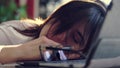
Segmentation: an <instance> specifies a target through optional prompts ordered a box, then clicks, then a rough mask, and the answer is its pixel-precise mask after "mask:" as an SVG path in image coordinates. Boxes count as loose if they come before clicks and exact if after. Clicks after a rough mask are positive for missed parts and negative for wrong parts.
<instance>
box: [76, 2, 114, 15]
mask: <svg viewBox="0 0 120 68" xmlns="http://www.w3.org/2000/svg"><path fill="white" fill-rule="evenodd" d="M74 1H81V2H88V3H93V4H95V5H97V6H98V7H100V8H101V9H102V10H103V12H105V13H106V12H107V11H108V8H109V6H110V5H111V3H112V0H74Z"/></svg>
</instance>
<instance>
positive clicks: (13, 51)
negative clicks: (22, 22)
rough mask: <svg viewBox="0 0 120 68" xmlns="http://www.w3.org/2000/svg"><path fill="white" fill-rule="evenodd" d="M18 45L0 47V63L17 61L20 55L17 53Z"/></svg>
mask: <svg viewBox="0 0 120 68" xmlns="http://www.w3.org/2000/svg"><path fill="white" fill-rule="evenodd" d="M19 46H20V45H14V46H13V45H12V46H0V48H1V51H0V63H9V62H14V61H17V60H18V59H19V57H20V55H21V53H20V51H19V48H18V47H19Z"/></svg>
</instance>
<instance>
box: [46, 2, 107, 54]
mask: <svg viewBox="0 0 120 68" xmlns="http://www.w3.org/2000/svg"><path fill="white" fill-rule="evenodd" d="M105 15H106V13H105V11H104V10H103V9H102V8H101V7H100V6H98V5H96V4H94V3H90V2H84V1H71V2H69V3H67V4H65V5H63V6H61V7H60V8H59V9H58V10H56V11H55V12H54V13H53V14H52V15H51V16H50V17H49V18H48V19H47V20H46V21H45V24H47V23H49V21H51V19H53V18H55V20H54V21H53V22H52V24H55V23H56V22H57V21H60V22H59V25H58V26H57V28H56V29H55V31H54V32H53V33H54V35H57V34H61V33H63V32H65V31H68V30H70V29H71V28H72V26H74V25H75V24H78V23H79V24H85V26H84V27H85V28H84V32H83V35H82V34H81V33H80V36H81V40H78V41H79V42H80V44H81V46H82V47H83V48H81V49H80V50H82V51H83V52H87V50H88V49H89V47H90V44H91V41H92V39H93V37H94V35H95V32H96V31H98V32H97V33H99V29H100V27H101V25H102V23H103V20H104V18H105ZM82 20H86V22H84V23H83V22H82ZM57 23H58V22H57ZM80 28H81V27H80ZM75 41H76V40H75Z"/></svg>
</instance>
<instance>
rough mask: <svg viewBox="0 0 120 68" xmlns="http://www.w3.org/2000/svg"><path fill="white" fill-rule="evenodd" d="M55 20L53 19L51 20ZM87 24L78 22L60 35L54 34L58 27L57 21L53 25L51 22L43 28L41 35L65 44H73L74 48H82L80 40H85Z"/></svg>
mask: <svg viewBox="0 0 120 68" xmlns="http://www.w3.org/2000/svg"><path fill="white" fill-rule="evenodd" d="M52 21H54V20H51V22H52ZM84 25H85V24H79V23H78V24H76V25H74V26H73V27H72V28H71V29H70V30H68V31H66V32H63V33H61V34H58V35H53V32H54V29H56V28H57V23H55V24H54V25H52V24H51V23H49V24H46V25H45V26H44V27H43V29H42V30H41V33H40V36H46V37H47V38H49V39H51V40H53V41H55V42H57V43H60V44H62V45H64V46H72V47H73V48H74V49H76V50H79V49H82V46H83V45H81V44H80V43H79V42H80V40H84V38H82V37H81V36H83V31H84Z"/></svg>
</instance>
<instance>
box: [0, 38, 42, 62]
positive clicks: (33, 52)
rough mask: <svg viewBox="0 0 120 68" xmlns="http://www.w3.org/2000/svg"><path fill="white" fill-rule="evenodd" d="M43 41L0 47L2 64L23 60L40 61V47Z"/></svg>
mask: <svg viewBox="0 0 120 68" xmlns="http://www.w3.org/2000/svg"><path fill="white" fill-rule="evenodd" d="M40 43H41V41H40V40H39V39H35V40H33V41H30V42H27V43H24V44H22V45H9V46H0V47H2V50H1V52H0V63H11V62H16V61H21V60H36V59H40V52H39V45H40Z"/></svg>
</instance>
